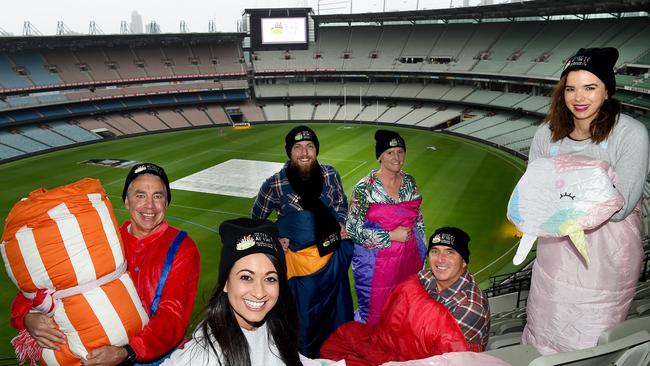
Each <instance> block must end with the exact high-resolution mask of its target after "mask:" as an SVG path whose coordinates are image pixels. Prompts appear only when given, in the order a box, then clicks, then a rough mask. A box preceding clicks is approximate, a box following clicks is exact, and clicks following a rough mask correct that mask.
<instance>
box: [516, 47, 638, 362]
mask: <svg viewBox="0 0 650 366" xmlns="http://www.w3.org/2000/svg"><path fill="white" fill-rule="evenodd" d="M617 59H618V51H617V50H616V49H615V48H611V47H610V48H589V49H584V48H581V49H580V50H579V51H578V52H577V53H576V54H575V55H574V56H572V57H571V58H570V59H569V60H568V62H567V64H566V66H565V68H564V70H563V71H562V74H561V77H560V80H559V82H558V84H557V86H556V88H555V90H554V92H553V95H552V97H551V107H550V110H549V113H548V115H547V116H546V120H545V123H543V124H542V125H541V126H540V127H539V129H538V130H537V132H536V133H535V137H534V138H533V142H532V146H531V148H530V153H529V162H532V161H534V160H536V159H538V158H545V157H546V158H548V157H553V156H556V155H560V154H566V155H572V154H575V155H585V156H588V157H591V158H593V159H597V160H603V161H606V162H607V163H609V165H610V166H611V167H612V168H613V169H614V171H615V172H616V175H617V179H616V180H615V188H616V189H617V190H618V192H619V193H621V195H622V196H623V197H624V199H625V204H624V206H623V208H622V209H621V210H619V211H618V212H616V213H615V214H614V215H613V216H612V217H611V218H610V219H609V220H608V221H606V222H605V223H603V224H602V225H601V226H599V227H598V228H597V229H594V230H591V231H587V232H586V241H587V250H588V252H589V257H590V261H589V263H588V264H587V263H586V262H585V261H583V260H582V256H581V255H580V254H578V252H577V251H576V250H575V248H574V247H573V244H572V243H571V241H570V240H569V238H568V237H560V238H539V239H538V241H537V259H536V262H535V264H534V266H533V275H532V283H531V289H530V293H529V295H528V303H527V304H528V305H527V324H526V328H525V329H524V333H523V336H522V343H524V344H531V345H533V346H534V347H536V348H537V350H538V351H540V352H541V353H543V354H552V353H556V352H566V351H571V350H576V349H584V348H589V347H593V346H595V345H596V342H597V340H598V336H599V335H600V334H601V333H602V331H604V330H605V329H607V328H608V327H611V326H612V325H615V324H617V323H619V322H622V321H623V320H625V318H626V316H627V312H628V308H629V307H630V304H631V302H632V299H633V297H634V291H635V287H636V283H637V280H638V277H639V270H640V266H641V261H642V258H643V249H642V246H641V237H642V229H643V228H642V223H641V201H642V193H643V185H644V182H645V179H646V176H647V175H648V173H649V172H650V167H649V165H648V132H647V130H646V128H645V126H644V125H643V124H641V123H640V122H638V121H636V120H635V119H633V118H631V117H629V116H627V115H624V114H621V113H620V109H621V104H620V102H619V101H618V100H616V99H614V98H613V95H614V93H615V91H616V79H615V77H614V65H615V64H616V61H617Z"/></svg>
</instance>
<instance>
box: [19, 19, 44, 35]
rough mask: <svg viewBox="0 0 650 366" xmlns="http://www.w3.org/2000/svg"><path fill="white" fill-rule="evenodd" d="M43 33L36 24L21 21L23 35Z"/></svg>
mask: <svg viewBox="0 0 650 366" xmlns="http://www.w3.org/2000/svg"><path fill="white" fill-rule="evenodd" d="M42 35H43V33H41V31H39V30H38V29H37V28H36V26H34V25H32V22H30V21H29V20H26V21H24V22H23V36H42Z"/></svg>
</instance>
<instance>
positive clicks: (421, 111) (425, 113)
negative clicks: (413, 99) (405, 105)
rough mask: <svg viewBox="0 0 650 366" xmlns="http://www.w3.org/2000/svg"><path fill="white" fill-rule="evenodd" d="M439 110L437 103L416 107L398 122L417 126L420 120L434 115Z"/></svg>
mask: <svg viewBox="0 0 650 366" xmlns="http://www.w3.org/2000/svg"><path fill="white" fill-rule="evenodd" d="M437 111H438V108H437V106H435V105H432V106H422V107H420V108H414V109H413V111H412V112H411V113H409V114H407V115H406V116H404V118H402V119H400V120H399V122H398V124H401V125H410V126H415V125H417V124H418V122H420V121H422V120H425V119H426V118H428V117H430V116H432V115H433V114H435V113H436V112H437Z"/></svg>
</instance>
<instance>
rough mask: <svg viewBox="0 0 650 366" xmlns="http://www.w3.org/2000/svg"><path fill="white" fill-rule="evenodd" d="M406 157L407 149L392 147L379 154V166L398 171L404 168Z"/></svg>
mask: <svg viewBox="0 0 650 366" xmlns="http://www.w3.org/2000/svg"><path fill="white" fill-rule="evenodd" d="M404 159H406V151H404V148H402V147H391V148H390V149H388V150H386V151H384V152H383V153H382V154H381V155H380V156H379V166H380V168H381V169H382V170H386V171H389V172H393V173H397V172H399V171H400V170H402V165H404Z"/></svg>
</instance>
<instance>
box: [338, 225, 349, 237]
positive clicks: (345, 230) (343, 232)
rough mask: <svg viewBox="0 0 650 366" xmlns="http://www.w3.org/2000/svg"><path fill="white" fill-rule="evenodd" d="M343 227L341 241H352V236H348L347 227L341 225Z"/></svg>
mask: <svg viewBox="0 0 650 366" xmlns="http://www.w3.org/2000/svg"><path fill="white" fill-rule="evenodd" d="M339 225H341V239H343V240H345V239H350V235H349V234H348V230H347V229H346V228H345V225H343V224H341V223H339Z"/></svg>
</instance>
